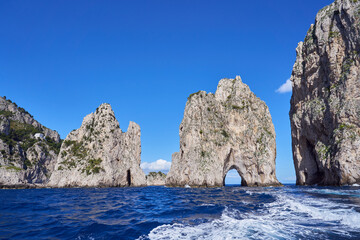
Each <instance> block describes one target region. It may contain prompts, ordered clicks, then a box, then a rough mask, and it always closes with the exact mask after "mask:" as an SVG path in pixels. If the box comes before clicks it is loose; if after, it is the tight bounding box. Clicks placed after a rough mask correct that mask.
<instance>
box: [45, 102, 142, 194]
mask: <svg viewBox="0 0 360 240" xmlns="http://www.w3.org/2000/svg"><path fill="white" fill-rule="evenodd" d="M140 155H141V141H140V127H139V125H137V124H136V123H134V122H130V124H129V127H128V130H127V132H122V130H121V129H120V126H119V122H118V121H117V120H116V118H115V115H114V112H113V111H112V109H111V106H110V105H109V104H102V105H100V106H99V107H98V108H97V109H96V111H95V112H94V113H91V114H89V115H87V116H86V117H85V118H84V120H83V122H82V125H81V127H80V128H79V129H77V130H74V131H72V132H70V133H69V135H68V136H67V137H66V139H65V140H64V142H63V144H62V145H61V149H60V154H59V157H58V159H57V163H56V166H55V170H54V172H53V174H52V175H51V178H50V182H49V186H52V187H117V186H119V187H120V186H121V187H124V186H145V185H146V180H145V174H144V172H143V171H142V169H141V168H140V161H141V156H140Z"/></svg>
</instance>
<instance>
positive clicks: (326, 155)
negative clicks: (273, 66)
mask: <svg viewBox="0 0 360 240" xmlns="http://www.w3.org/2000/svg"><path fill="white" fill-rule="evenodd" d="M296 51H297V59H296V62H295V65H294V68H293V72H292V76H291V81H292V83H293V95H292V97H291V110H290V120H291V135H292V146H293V157H294V164H295V169H296V183H297V184H299V185H312V184H320V185H343V184H354V183H360V154H359V149H360V120H359V119H360V62H359V53H360V1H355V0H337V1H335V2H334V3H332V4H331V5H329V6H327V7H325V8H323V9H322V10H320V11H319V13H318V14H317V16H316V21H315V24H314V25H311V27H310V29H309V31H308V33H307V35H306V38H305V41H304V42H300V43H299V45H298V47H297V49H296Z"/></svg>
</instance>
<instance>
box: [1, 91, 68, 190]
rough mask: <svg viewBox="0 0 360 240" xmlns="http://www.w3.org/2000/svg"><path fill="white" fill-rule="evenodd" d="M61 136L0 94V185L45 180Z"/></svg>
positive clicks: (16, 184)
mask: <svg viewBox="0 0 360 240" xmlns="http://www.w3.org/2000/svg"><path fill="white" fill-rule="evenodd" d="M60 144H61V142H60V136H59V134H58V133H57V132H56V131H53V130H50V129H48V128H46V127H44V126H42V125H41V124H40V123H39V122H37V121H36V120H35V119H34V118H33V116H31V115H30V114H29V113H28V112H26V111H25V110H24V109H23V108H21V107H18V106H17V105H16V104H15V103H13V102H12V101H10V100H7V99H6V98H5V97H0V186H1V187H22V186H29V185H32V184H44V183H46V182H47V181H48V178H49V176H50V174H51V172H52V170H53V169H54V165H55V161H56V157H57V153H58V152H59V149H60Z"/></svg>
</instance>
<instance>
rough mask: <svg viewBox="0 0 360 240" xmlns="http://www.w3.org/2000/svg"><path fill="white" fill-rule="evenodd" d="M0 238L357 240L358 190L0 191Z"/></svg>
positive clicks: (359, 235)
mask: <svg viewBox="0 0 360 240" xmlns="http://www.w3.org/2000/svg"><path fill="white" fill-rule="evenodd" d="M0 239H79V240H82V239H360V187H341V188H337V187H299V186H294V185H287V186H285V187H276V188H275V187H274V188H272V187H269V188H249V187H240V186H227V187H223V188H210V189H204V188H166V187H146V188H99V189H97V188H86V189H80V188H77V189H19V190H0Z"/></svg>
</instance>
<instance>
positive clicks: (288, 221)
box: [141, 190, 360, 240]
mask: <svg viewBox="0 0 360 240" xmlns="http://www.w3.org/2000/svg"><path fill="white" fill-rule="evenodd" d="M264 193H266V194H271V195H273V196H274V197H275V199H276V200H275V201H273V202H271V203H266V204H263V206H262V207H261V208H259V209H257V210H252V211H240V210H238V209H236V208H233V207H225V209H224V210H223V212H222V214H221V217H220V218H219V219H215V220H212V221H209V222H205V223H201V224H198V225H191V224H189V223H174V224H164V225H161V226H158V227H156V228H154V229H153V230H151V231H150V233H149V234H148V235H147V236H143V237H142V238H141V239H154V240H157V239H299V238H306V239H319V238H328V236H329V234H330V235H331V236H334V237H335V238H344V237H353V234H359V232H360V225H359V223H360V213H359V212H357V211H356V210H354V208H353V207H351V206H347V205H344V204H341V206H340V204H339V203H336V202H332V201H330V200H327V199H324V198H312V197H311V195H310V196H309V195H304V196H301V197H299V196H296V195H291V194H290V193H289V192H286V191H283V190H281V191H274V192H271V193H270V192H259V191H251V190H247V191H246V194H249V195H250V196H251V195H253V194H264ZM357 236H358V235H357Z"/></svg>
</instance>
